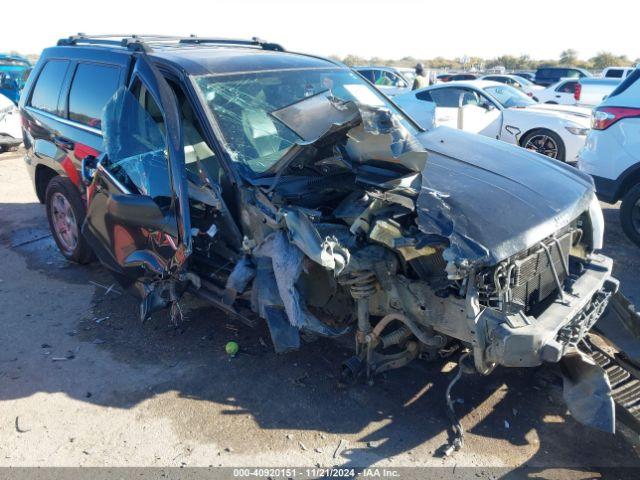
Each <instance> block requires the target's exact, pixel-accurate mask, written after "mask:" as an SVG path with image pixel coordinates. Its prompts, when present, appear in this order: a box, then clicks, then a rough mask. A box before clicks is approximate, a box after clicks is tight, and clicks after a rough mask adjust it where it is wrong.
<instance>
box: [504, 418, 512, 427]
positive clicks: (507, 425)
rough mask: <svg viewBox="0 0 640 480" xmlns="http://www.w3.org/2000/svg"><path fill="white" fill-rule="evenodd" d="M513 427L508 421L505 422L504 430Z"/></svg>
mask: <svg viewBox="0 0 640 480" xmlns="http://www.w3.org/2000/svg"><path fill="white" fill-rule="evenodd" d="M510 426H511V425H510V424H509V421H508V420H505V421H504V428H509V427H510Z"/></svg>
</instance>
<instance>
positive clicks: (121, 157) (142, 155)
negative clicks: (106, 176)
mask: <svg viewBox="0 0 640 480" xmlns="http://www.w3.org/2000/svg"><path fill="white" fill-rule="evenodd" d="M148 100H151V101H152V99H150V98H148ZM156 109H157V107H156ZM150 110H152V111H153V108H150ZM157 110H158V112H159V109H157ZM102 129H103V132H104V142H105V152H106V153H107V160H106V162H105V165H104V167H105V168H106V169H107V170H109V172H110V173H112V174H113V175H114V176H115V177H116V178H117V179H118V180H119V181H120V182H121V183H122V184H123V185H125V186H126V187H127V188H129V189H130V190H132V191H137V192H138V193H140V194H142V195H149V196H150V197H152V198H154V199H156V198H170V197H171V196H172V191H171V184H170V180H169V178H170V176H169V171H168V156H167V143H166V140H165V134H164V123H163V120H162V115H161V114H159V115H158V116H157V117H156V118H154V117H153V116H152V115H151V113H150V112H149V111H148V110H146V109H144V108H143V107H142V105H141V104H140V102H139V101H138V100H137V99H136V98H135V97H134V96H133V94H132V93H131V92H130V91H129V90H126V89H124V88H123V89H120V90H118V91H117V92H116V93H115V95H114V96H113V97H112V98H111V100H110V101H109V102H108V103H107V105H106V106H105V107H104V110H103V114H102Z"/></svg>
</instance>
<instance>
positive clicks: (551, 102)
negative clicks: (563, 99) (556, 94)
mask: <svg viewBox="0 0 640 480" xmlns="http://www.w3.org/2000/svg"><path fill="white" fill-rule="evenodd" d="M544 103H546V104H547V105H558V102H553V101H548V102H544Z"/></svg>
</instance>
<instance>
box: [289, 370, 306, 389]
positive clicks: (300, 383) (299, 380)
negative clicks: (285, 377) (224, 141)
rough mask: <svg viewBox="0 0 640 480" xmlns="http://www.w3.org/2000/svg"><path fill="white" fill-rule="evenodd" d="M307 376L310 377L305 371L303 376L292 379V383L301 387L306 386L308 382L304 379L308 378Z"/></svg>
mask: <svg viewBox="0 0 640 480" xmlns="http://www.w3.org/2000/svg"><path fill="white" fill-rule="evenodd" d="M307 378H309V374H308V373H305V374H304V375H302V376H301V377H298V378H294V379H292V380H291V383H293V384H294V385H297V386H299V387H306V386H307V384H306V383H304V380H306V379H307Z"/></svg>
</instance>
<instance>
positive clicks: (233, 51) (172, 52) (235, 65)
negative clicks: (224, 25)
mask: <svg viewBox="0 0 640 480" xmlns="http://www.w3.org/2000/svg"><path fill="white" fill-rule="evenodd" d="M151 55H152V56H154V57H159V58H163V59H165V60H167V61H169V62H171V63H173V64H176V65H179V66H180V67H181V68H183V69H184V70H185V71H187V72H188V73H189V74H191V75H205V74H210V73H215V74H218V75H224V74H231V73H234V74H235V73H240V72H258V71H265V70H286V69H303V68H314V69H315V68H336V67H338V66H339V67H340V68H343V67H342V65H338V64H335V63H333V62H331V61H330V60H326V59H323V58H319V57H313V56H309V55H302V54H298V53H288V52H273V51H266V50H255V49H248V48H237V47H224V48H220V47H204V46H201V47H196V48H179V49H162V50H157V51H154V52H153V53H152V54H151Z"/></svg>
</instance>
